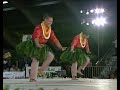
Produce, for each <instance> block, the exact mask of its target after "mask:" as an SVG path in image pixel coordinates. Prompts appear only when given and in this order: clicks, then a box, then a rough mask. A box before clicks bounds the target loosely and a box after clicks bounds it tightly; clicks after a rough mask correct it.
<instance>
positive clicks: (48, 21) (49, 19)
mask: <svg viewBox="0 0 120 90" xmlns="http://www.w3.org/2000/svg"><path fill="white" fill-rule="evenodd" d="M45 23H46V25H47V26H48V27H49V26H51V25H52V23H53V18H52V17H48V18H46V19H45Z"/></svg>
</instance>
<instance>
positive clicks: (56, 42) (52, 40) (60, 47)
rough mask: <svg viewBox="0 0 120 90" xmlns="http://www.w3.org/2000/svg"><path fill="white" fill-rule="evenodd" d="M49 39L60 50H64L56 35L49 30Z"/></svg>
mask: <svg viewBox="0 0 120 90" xmlns="http://www.w3.org/2000/svg"><path fill="white" fill-rule="evenodd" d="M50 40H51V42H52V43H53V44H55V45H56V46H57V47H58V48H59V49H60V50H62V51H64V50H65V48H63V47H62V45H61V44H60V42H59V40H58V39H57V37H56V36H55V34H54V32H53V31H51V36H50Z"/></svg>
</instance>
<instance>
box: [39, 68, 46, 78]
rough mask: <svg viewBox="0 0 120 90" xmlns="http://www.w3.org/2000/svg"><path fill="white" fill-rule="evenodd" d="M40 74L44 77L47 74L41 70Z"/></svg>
mask: <svg viewBox="0 0 120 90" xmlns="http://www.w3.org/2000/svg"><path fill="white" fill-rule="evenodd" d="M39 72H40V74H41V76H42V77H45V72H44V71H43V70H41V69H40V70H39Z"/></svg>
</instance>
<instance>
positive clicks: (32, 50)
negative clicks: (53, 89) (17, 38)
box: [16, 14, 65, 82]
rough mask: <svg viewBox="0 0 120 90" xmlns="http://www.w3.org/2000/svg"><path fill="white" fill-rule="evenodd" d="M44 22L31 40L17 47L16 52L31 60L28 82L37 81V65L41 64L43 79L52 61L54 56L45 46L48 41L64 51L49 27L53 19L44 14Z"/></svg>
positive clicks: (35, 30)
mask: <svg viewBox="0 0 120 90" xmlns="http://www.w3.org/2000/svg"><path fill="white" fill-rule="evenodd" d="M43 19H44V21H42V23H41V24H39V25H38V26H36V27H35V29H34V32H33V35H32V40H28V41H25V42H22V43H20V44H19V45H17V47H16V50H17V51H18V52H19V53H22V54H24V55H26V56H28V57H31V58H32V64H31V72H30V81H31V82H33V81H37V72H38V65H39V63H43V64H42V66H41V68H40V69H39V72H40V74H41V75H42V76H43V77H45V72H44V71H45V70H46V69H47V68H48V66H49V64H50V63H51V62H52V60H53V59H54V54H53V52H52V50H51V49H50V47H49V46H48V45H46V43H47V42H48V40H50V42H51V43H53V44H55V45H56V46H57V47H58V48H59V49H60V50H62V51H64V50H65V48H64V47H62V45H61V44H60V42H59V41H58V39H57V38H56V36H55V34H54V32H53V30H52V28H51V25H52V23H53V17H52V16H50V15H48V14H46V15H45V16H44V18H43Z"/></svg>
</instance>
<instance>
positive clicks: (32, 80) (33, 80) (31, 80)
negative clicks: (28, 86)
mask: <svg viewBox="0 0 120 90" xmlns="http://www.w3.org/2000/svg"><path fill="white" fill-rule="evenodd" d="M29 82H37V80H35V79H30V81H29Z"/></svg>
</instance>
